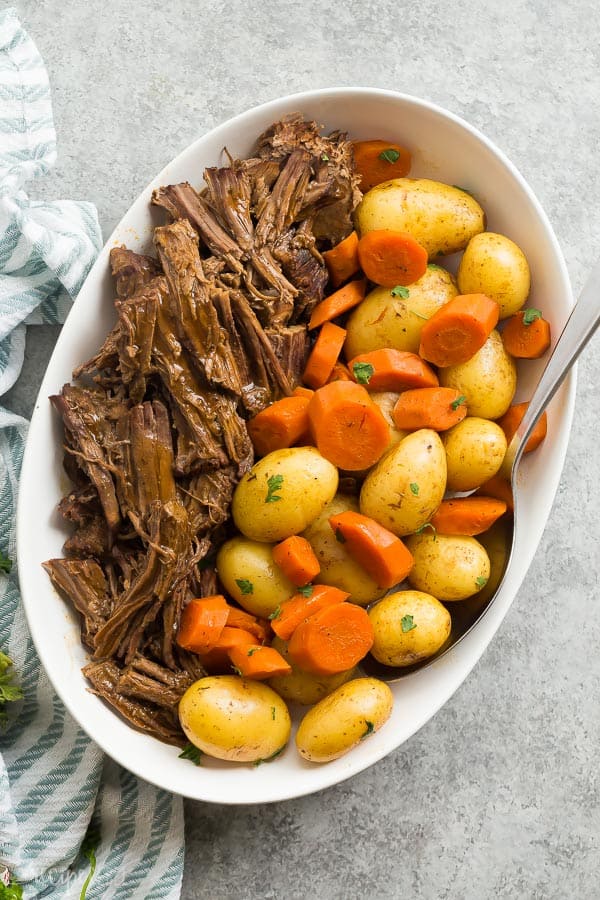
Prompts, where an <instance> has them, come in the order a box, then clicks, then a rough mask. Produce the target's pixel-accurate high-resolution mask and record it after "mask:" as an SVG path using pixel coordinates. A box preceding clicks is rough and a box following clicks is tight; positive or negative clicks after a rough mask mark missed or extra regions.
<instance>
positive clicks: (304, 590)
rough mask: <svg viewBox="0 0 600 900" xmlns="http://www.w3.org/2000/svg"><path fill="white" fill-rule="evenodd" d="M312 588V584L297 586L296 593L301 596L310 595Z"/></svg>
mask: <svg viewBox="0 0 600 900" xmlns="http://www.w3.org/2000/svg"><path fill="white" fill-rule="evenodd" d="M313 590H314V588H313V586H312V584H305V585H304V587H299V588H298V593H299V594H302V596H303V597H312V592H313Z"/></svg>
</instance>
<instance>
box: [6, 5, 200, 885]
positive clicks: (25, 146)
mask: <svg viewBox="0 0 600 900" xmlns="http://www.w3.org/2000/svg"><path fill="white" fill-rule="evenodd" d="M55 158H56V136H55V132H54V125H53V121H52V109H51V104H50V88H49V84H48V76H47V74H46V70H45V68H44V65H43V62H42V60H41V58H40V56H39V53H38V51H37V49H36V47H35V45H34V44H33V42H32V41H31V39H30V38H29V36H28V35H27V33H26V32H25V31H24V30H23V28H22V26H21V24H20V22H19V20H18V18H17V15H16V13H15V11H14V10H12V9H8V10H5V11H3V12H1V13H0V396H1V395H3V394H4V393H5V392H6V391H7V390H8V389H9V388H10V387H11V386H12V385H13V384H14V382H15V381H16V379H17V377H18V375H19V372H20V370H21V366H22V363H23V351H24V347H25V327H26V325H27V324H31V323H44V322H60V321H63V319H64V316H65V314H66V312H67V310H68V308H69V306H70V303H71V298H72V297H74V296H75V295H76V294H77V291H78V290H79V288H80V287H81V285H82V283H83V280H84V278H85V276H86V274H87V272H88V270H89V268H90V266H91V264H92V262H93V261H94V258H95V256H96V254H97V252H98V250H99V248H100V245H101V236H100V229H99V226H98V220H97V216H96V211H95V209H94V207H93V206H92V205H91V204H89V203H80V202H70V201H56V202H52V203H43V202H36V201H33V200H29V198H28V197H27V195H26V194H25V192H24V190H23V185H24V184H25V182H26V181H27V180H29V179H32V178H35V177H37V176H39V175H43V174H45V173H46V172H47V171H48V170H49V169H50V168H51V166H52V165H53V163H54V160H55ZM26 433H27V422H26V421H25V420H24V419H22V418H20V417H19V416H16V415H14V414H13V413H11V412H9V411H8V410H6V409H3V408H1V407H0V551H1V553H2V557H3V558H6V557H7V558H8V559H9V560H12V561H13V565H12V569H11V571H10V573H9V574H2V573H0V651H3V652H4V653H5V654H7V655H8V656H10V657H11V659H12V660H13V663H14V672H15V678H14V681H15V683H17V684H19V685H20V687H21V689H22V692H23V698H22V700H18V701H16V702H12V703H7V704H6V707H5V708H6V710H7V713H8V721H7V722H5V723H4V725H2V724H0V897H1V896H4V894H3V893H2V889H3V888H2V879H4V880H5V881H6V880H8V878H9V877H10V878H11V880H12V882H13V883H14V884H15V893H14V896H19V895H20V890H21V889H22V892H23V893H22V896H23V897H27V898H28V897H42V896H43V897H48V898H79V897H80V896H83V895H82V890H83V888H84V883H85V882H86V881H87V887H86V889H85V892H84V893H85V896H86V898H87V900H100V898H102V900H109V898H119V900H125V898H140V900H142V898H162V897H167V898H176V897H179V894H180V889H181V877H182V870H183V810H182V801H181V798H179V797H174V796H173V795H171V794H169V793H166V792H165V791H160V790H157V789H156V788H154V787H152V786H151V785H149V784H146V783H145V782H143V781H140V780H139V779H138V778H135V777H134V776H133V775H131V774H130V773H129V772H126V771H123V770H122V769H120V768H119V767H118V766H117V765H116V764H115V763H113V762H112V761H111V760H108V759H104V758H103V757H102V754H101V752H100V750H99V749H98V747H96V745H95V744H93V743H92V742H91V741H90V740H89V739H88V738H87V737H86V735H85V734H84V733H83V732H82V731H81V730H80V729H79V728H78V726H77V725H76V723H75V722H74V721H73V720H72V719H71V717H70V716H69V715H68V713H67V712H66V711H65V709H64V707H63V706H62V704H61V703H60V701H59V699H58V698H57V696H56V694H55V693H54V691H53V690H52V687H51V685H50V684H49V682H48V679H47V677H46V675H45V673H44V671H43V670H42V669H41V667H40V663H39V660H38V659H37V657H36V654H35V650H34V648H33V645H32V643H31V638H30V637H29V634H28V631H27V625H26V622H25V618H24V615H23V611H22V608H21V605H20V602H19V592H18V586H17V572H16V565H15V564H14V560H15V529H14V513H15V504H16V498H17V487H18V478H19V471H20V466H21V460H22V456H23V446H24V442H25V438H26ZM6 567H8V563H6ZM1 663H2V657H0V674H1V668H2V666H1ZM82 844H83V847H82ZM92 870H93V875H92V877H91V878H90V877H89V876H90V874H91V873H92ZM10 896H13V894H11V895H10Z"/></svg>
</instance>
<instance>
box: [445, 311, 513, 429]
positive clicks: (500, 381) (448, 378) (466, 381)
mask: <svg viewBox="0 0 600 900" xmlns="http://www.w3.org/2000/svg"><path fill="white" fill-rule="evenodd" d="M439 378H440V384H441V385H443V386H444V387H451V388H455V389H456V390H457V391H458V392H459V394H463V395H464V396H465V397H466V401H467V408H468V410H469V415H471V416H481V417H482V418H484V419H499V418H500V416H503V415H504V413H505V412H506V410H507V409H508V407H509V406H510V404H511V403H512V401H513V397H514V396H515V391H516V389H517V367H516V365H515V361H514V359H513V358H512V357H511V356H509V355H508V353H507V352H506V350H505V349H504V344H503V343H502V338H501V337H500V335H499V333H498V332H497V331H496V330H495V329H494V331H492V332H491V334H490V336H489V337H488V339H487V341H486V342H485V344H484V345H483V347H482V348H481V350H478V351H477V353H476V354H475V355H474V356H472V357H471V359H469V360H468V361H467V362H465V363H460V364H459V365H457V366H448V368H446V369H440V371H439Z"/></svg>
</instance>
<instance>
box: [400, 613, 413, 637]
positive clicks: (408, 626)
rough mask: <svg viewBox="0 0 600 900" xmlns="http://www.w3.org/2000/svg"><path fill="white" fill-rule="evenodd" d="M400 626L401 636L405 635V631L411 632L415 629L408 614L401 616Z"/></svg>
mask: <svg viewBox="0 0 600 900" xmlns="http://www.w3.org/2000/svg"><path fill="white" fill-rule="evenodd" d="M400 625H401V626H402V634H406V632H407V631H412V630H413V628H416V627H417V626H416V625H415V623H414V620H413V617H412V616H409V615H408V614H407V615H405V616H402V618H401V620H400Z"/></svg>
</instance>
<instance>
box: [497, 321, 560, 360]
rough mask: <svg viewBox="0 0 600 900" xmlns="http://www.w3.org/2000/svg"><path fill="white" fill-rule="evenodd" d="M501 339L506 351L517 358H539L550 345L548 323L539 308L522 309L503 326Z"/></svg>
mask: <svg viewBox="0 0 600 900" xmlns="http://www.w3.org/2000/svg"><path fill="white" fill-rule="evenodd" d="M502 340H503V341H504V348H505V350H506V352H507V353H510V355H511V356H514V357H516V358H517V359H539V357H540V356H543V355H544V353H545V352H546V350H547V349H548V347H549V346H550V341H551V334H550V323H549V322H547V321H546V319H544V318H543V316H542V314H541V312H540V311H539V309H523V310H521V311H520V312H517V313H515V314H514V315H513V316H511V317H510V318H509V319H508V320H507V322H506V325H505V326H504V330H503V332H502Z"/></svg>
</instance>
